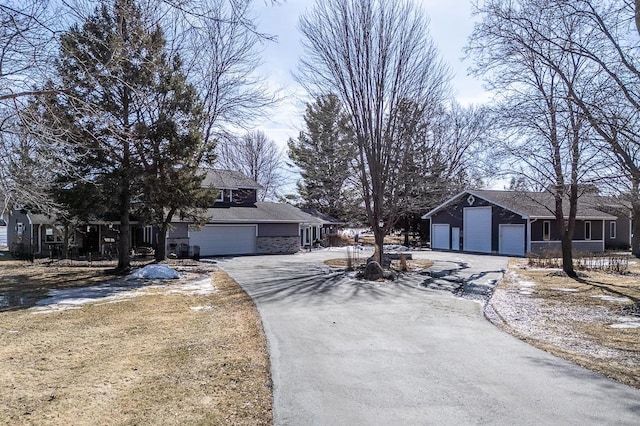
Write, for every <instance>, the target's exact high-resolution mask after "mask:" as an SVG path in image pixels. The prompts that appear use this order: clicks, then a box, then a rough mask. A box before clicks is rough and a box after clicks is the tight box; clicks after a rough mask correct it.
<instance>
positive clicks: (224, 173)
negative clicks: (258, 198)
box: [202, 169, 262, 189]
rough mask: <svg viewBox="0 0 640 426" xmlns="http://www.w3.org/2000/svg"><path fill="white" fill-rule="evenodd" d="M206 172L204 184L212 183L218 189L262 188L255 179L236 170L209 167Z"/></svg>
mask: <svg viewBox="0 0 640 426" xmlns="http://www.w3.org/2000/svg"><path fill="white" fill-rule="evenodd" d="M206 172H207V176H206V177H205V178H204V181H203V182H202V185H203V186H209V185H211V186H213V187H214V188H217V189H262V186H261V185H260V184H258V183H257V182H256V181H255V180H253V179H251V178H248V177H247V176H245V175H244V174H243V173H242V172H239V171H236V170H219V169H207V170H206Z"/></svg>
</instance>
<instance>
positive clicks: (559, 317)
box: [490, 263, 640, 388]
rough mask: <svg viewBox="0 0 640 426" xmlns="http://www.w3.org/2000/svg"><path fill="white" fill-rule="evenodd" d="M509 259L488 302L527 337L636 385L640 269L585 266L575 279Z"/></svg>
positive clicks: (639, 380) (504, 322)
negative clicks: (617, 271) (625, 272)
mask: <svg viewBox="0 0 640 426" xmlns="http://www.w3.org/2000/svg"><path fill="white" fill-rule="evenodd" d="M560 275H561V274H559V273H557V272H554V271H553V270H549V269H546V270H545V269H528V268H523V267H522V264H521V263H516V264H512V266H511V268H510V271H509V273H507V275H506V276H505V279H504V280H503V282H502V283H501V284H500V285H499V286H498V288H497V289H496V291H495V293H494V296H493V298H492V300H491V302H490V305H492V304H493V305H495V307H496V311H497V313H498V314H499V315H500V316H501V321H499V322H500V326H502V327H503V328H505V329H506V330H507V331H509V332H511V333H512V334H514V335H516V336H518V337H520V338H521V339H523V340H525V341H527V342H528V343H530V344H532V345H534V346H536V347H539V348H541V349H543V350H546V351H548V352H550V353H553V354H555V355H557V356H560V357H563V358H565V359H568V360H571V361H573V362H575V363H577V364H579V365H582V366H584V367H586V368H589V369H591V370H594V371H597V372H599V373H601V374H604V375H606V376H608V377H611V378H614V379H616V380H618V381H621V382H623V383H626V384H629V385H631V386H634V387H636V388H640V328H637V327H635V328H634V327H633V326H631V325H632V324H633V323H637V322H640V312H638V306H639V305H638V303H639V302H640V275H637V271H636V273H634V274H631V275H617V274H609V273H604V272H596V271H586V272H584V276H582V277H581V278H579V279H578V280H574V279H570V278H567V277H563V276H560Z"/></svg>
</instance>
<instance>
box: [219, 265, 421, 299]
mask: <svg viewBox="0 0 640 426" xmlns="http://www.w3.org/2000/svg"><path fill="white" fill-rule="evenodd" d="M227 272H228V273H229V275H231V276H232V277H234V279H236V277H235V276H234V275H237V274H234V273H233V271H227ZM353 275H354V274H353V273H350V272H344V271H327V270H325V271H324V272H321V271H317V270H316V271H312V272H310V273H306V274H297V275H296V276H288V277H282V276H278V277H272V278H258V279H255V280H252V281H251V282H248V281H247V282H243V280H242V279H236V281H238V282H240V283H241V284H242V286H243V287H244V288H245V290H246V291H247V292H248V293H249V294H250V295H251V297H252V298H253V299H254V300H255V301H256V302H259V303H270V302H283V301H284V302H287V304H291V305H295V304H304V305H321V304H327V303H336V304H337V303H345V302H348V301H356V300H357V301H371V302H375V301H386V302H388V301H392V300H394V299H396V298H402V297H406V296H410V295H411V294H418V293H425V292H430V291H432V290H429V289H427V288H424V287H420V286H419V285H418V284H419V280H416V279H407V276H401V277H400V278H399V279H397V280H395V281H365V280H360V279H356V278H355V277H354V276H353ZM416 281H418V282H416Z"/></svg>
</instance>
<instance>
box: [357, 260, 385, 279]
mask: <svg viewBox="0 0 640 426" xmlns="http://www.w3.org/2000/svg"><path fill="white" fill-rule="evenodd" d="M362 276H363V278H364V279H365V280H368V281H377V280H379V279H381V278H384V270H383V269H382V266H380V264H379V263H378V262H376V261H373V262H369V263H367V266H365V268H364V272H363V273H362Z"/></svg>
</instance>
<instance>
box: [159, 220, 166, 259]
mask: <svg viewBox="0 0 640 426" xmlns="http://www.w3.org/2000/svg"><path fill="white" fill-rule="evenodd" d="M167 232H168V229H167V224H166V222H165V223H163V224H162V225H161V226H160V229H159V230H158V246H157V247H156V262H162V261H164V260H166V259H167Z"/></svg>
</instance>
